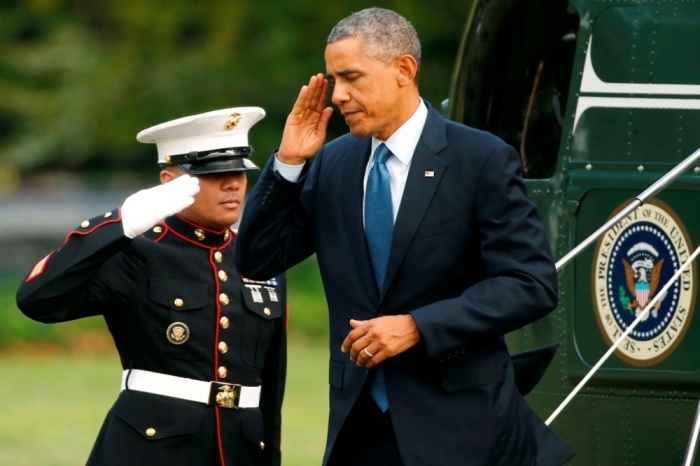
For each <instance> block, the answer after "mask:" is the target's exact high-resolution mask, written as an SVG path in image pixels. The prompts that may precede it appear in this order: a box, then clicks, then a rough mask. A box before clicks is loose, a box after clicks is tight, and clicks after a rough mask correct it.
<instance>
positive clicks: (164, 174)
mask: <svg viewBox="0 0 700 466" xmlns="http://www.w3.org/2000/svg"><path fill="white" fill-rule="evenodd" d="M184 174H185V171H184V170H183V169H182V168H179V167H165V168H164V169H162V170H161V171H160V182H161V183H162V184H165V183H167V182H168V181H172V180H174V179H175V178H179V177H180V176H182V175H184Z"/></svg>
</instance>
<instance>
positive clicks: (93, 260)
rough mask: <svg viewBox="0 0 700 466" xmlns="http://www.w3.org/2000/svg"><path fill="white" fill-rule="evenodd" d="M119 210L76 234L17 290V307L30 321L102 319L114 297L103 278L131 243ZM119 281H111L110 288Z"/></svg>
mask: <svg viewBox="0 0 700 466" xmlns="http://www.w3.org/2000/svg"><path fill="white" fill-rule="evenodd" d="M130 242H131V240H130V239H129V238H127V237H126V236H124V229H123V227H122V223H121V217H120V211H119V209H117V210H115V211H113V212H112V215H111V216H110V217H109V218H105V217H104V216H100V217H96V218H94V219H92V220H90V221H89V225H88V226H87V227H85V228H84V227H80V228H77V229H76V230H74V231H72V232H71V233H70V234H69V235H68V237H67V238H66V242H65V244H64V245H63V246H61V247H60V248H58V249H56V250H54V251H53V252H51V253H50V254H49V255H48V256H46V258H44V259H43V260H42V261H40V262H39V263H38V264H37V265H36V266H35V267H34V268H33V269H32V270H31V271H30V273H29V274H28V276H27V277H26V278H25V280H24V281H23V282H22V283H21V284H20V286H19V289H18V290H17V307H19V309H20V310H21V311H22V312H23V313H24V314H25V315H27V317H30V318H31V319H34V320H37V321H39V322H44V323H54V322H65V321H69V320H74V319H79V318H81V317H88V316H94V315H99V314H102V313H103V311H104V309H103V307H102V306H101V305H100V303H105V302H109V301H110V296H111V294H112V293H113V290H112V289H111V287H107V286H106V284H105V281H104V280H102V279H101V278H100V277H101V275H100V270H101V269H102V266H103V265H104V264H105V262H107V261H108V260H110V259H112V258H113V257H114V256H115V255H116V254H117V253H118V252H120V251H121V250H123V249H124V248H125V247H127V246H128V245H129V244H130ZM114 282H115V277H112V278H111V281H110V284H113V283H114Z"/></svg>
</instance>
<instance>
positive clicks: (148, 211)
mask: <svg viewBox="0 0 700 466" xmlns="http://www.w3.org/2000/svg"><path fill="white" fill-rule="evenodd" d="M198 192H199V180H198V179H197V178H195V177H194V176H189V175H182V176H179V177H177V178H175V179H174V180H172V181H169V182H168V183H165V184H161V185H160V186H156V187H155V188H150V189H144V190H141V191H139V192H137V193H135V194H132V195H131V196H129V197H127V198H126V200H125V201H124V205H123V206H122V225H123V227H124V235H126V236H127V237H129V238H133V237H135V236H138V235H140V234H141V233H143V232H144V231H146V230H148V229H150V228H151V227H152V226H153V225H155V224H156V223H158V222H160V221H162V220H163V219H164V218H165V217H169V216H170V215H173V214H176V213H178V212H180V211H181V210H183V209H185V208H187V207H189V206H191V205H192V203H194V195H195V194H197V193H198Z"/></svg>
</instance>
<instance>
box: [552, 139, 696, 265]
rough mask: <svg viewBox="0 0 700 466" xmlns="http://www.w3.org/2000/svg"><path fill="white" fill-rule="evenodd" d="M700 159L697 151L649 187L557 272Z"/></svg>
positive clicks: (563, 261)
mask: <svg viewBox="0 0 700 466" xmlns="http://www.w3.org/2000/svg"><path fill="white" fill-rule="evenodd" d="M699 159H700V149H698V150H696V151H695V152H693V153H692V154H690V155H689V156H688V157H687V158H686V159H685V160H683V161H682V162H681V163H679V164H678V165H676V166H675V167H674V168H673V169H671V171H669V172H668V173H666V174H665V175H664V176H662V177H661V178H660V179H659V180H658V181H657V182H656V183H654V184H652V185H651V186H649V187H648V188H647V189H646V190H645V191H644V192H642V193H641V194H640V195H639V196H637V197H636V198H635V199H634V200H633V201H632V202H630V203H629V204H628V205H627V207H625V208H624V209H622V210H621V211H620V212H619V213H618V214H617V215H615V216H614V217H613V218H611V219H610V220H608V221H607V222H606V223H605V224H604V225H603V226H602V227H600V228H598V229H597V230H596V231H595V232H594V233H593V234H592V235H590V236H589V237H588V238H586V239H585V240H583V241H582V242H581V243H579V245H578V246H576V247H575V248H574V249H572V250H571V251H569V252H568V254H566V255H565V256H564V257H562V258H561V259H559V260H558V261H557V264H556V267H557V272H558V271H560V270H561V269H562V268H563V267H564V266H565V265H566V264H568V263H569V262H570V261H571V260H572V259H573V258H574V257H576V256H578V255H579V254H580V253H581V252H582V251H583V250H584V249H586V248H587V247H588V246H590V245H591V244H592V243H593V242H595V241H596V240H597V239H598V238H600V237H601V236H603V234H605V232H606V231H608V230H609V229H610V228H611V227H612V226H613V225H615V224H616V223H617V222H619V221H620V220H622V219H623V218H625V217H626V216H628V215H629V214H630V213H632V212H634V209H636V208H637V207H639V206H641V205H644V203H646V202H647V201H648V200H649V199H651V198H653V197H656V195H657V194H659V193H660V192H661V191H662V190H664V189H665V188H666V186H668V185H669V184H671V183H672V182H673V181H675V180H676V178H678V177H679V176H681V175H682V174H683V173H684V172H685V171H686V170H688V168H690V167H691V165H693V164H694V163H696V162H697V161H698V160H699Z"/></svg>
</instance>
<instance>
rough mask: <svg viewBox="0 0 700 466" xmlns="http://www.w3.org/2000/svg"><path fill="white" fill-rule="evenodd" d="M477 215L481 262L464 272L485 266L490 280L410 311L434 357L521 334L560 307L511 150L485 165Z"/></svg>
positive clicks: (499, 151) (540, 230) (496, 153)
mask: <svg viewBox="0 0 700 466" xmlns="http://www.w3.org/2000/svg"><path fill="white" fill-rule="evenodd" d="M474 211H475V213H474V215H475V218H476V225H477V228H478V234H479V245H480V249H481V251H480V256H481V257H480V258H478V257H477V258H475V260H474V263H473V264H466V266H469V267H479V266H481V267H483V271H484V275H485V279H484V280H482V281H479V282H477V283H475V284H474V285H472V286H470V287H468V288H467V289H465V290H464V291H463V292H462V293H461V295H459V296H457V297H455V298H452V299H446V300H441V301H437V302H434V303H431V304H429V305H426V306H423V307H420V308H418V309H415V310H413V311H411V315H412V316H413V318H414V319H415V321H416V325H417V326H418V330H419V332H420V335H421V339H422V341H423V344H424V345H425V347H426V349H427V351H428V354H429V355H430V357H431V358H439V357H441V356H443V355H445V354H448V353H450V352H453V351H456V350H458V349H460V348H463V347H464V346H466V345H468V344H469V343H470V342H473V341H474V340H475V339H479V338H483V337H486V338H488V337H493V336H498V335H503V334H504V333H507V332H510V331H513V330H516V329H518V328H520V327H523V326H524V325H527V324H529V323H531V322H534V321H536V320H538V319H540V318H541V317H543V316H545V315H546V314H547V313H549V312H551V311H552V310H553V309H554V308H555V307H556V305H557V282H556V270H555V267H554V263H553V260H552V256H551V251H550V248H549V244H548V242H547V239H546V236H545V232H544V227H543V225H542V222H541V220H540V218H539V215H538V213H537V210H536V208H535V206H534V204H533V203H532V202H531V201H530V200H529V199H528V198H527V190H526V187H525V183H524V182H523V179H522V175H521V169H520V158H519V157H518V154H517V153H516V152H515V150H514V149H513V148H512V147H510V146H507V145H503V144H502V145H499V146H497V147H496V148H495V149H494V150H493V151H492V152H491V153H490V154H489V156H488V157H487V158H486V160H485V162H484V164H483V167H482V170H481V175H480V177H479V185H478V187H477V196H476V206H475V209H474Z"/></svg>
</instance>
